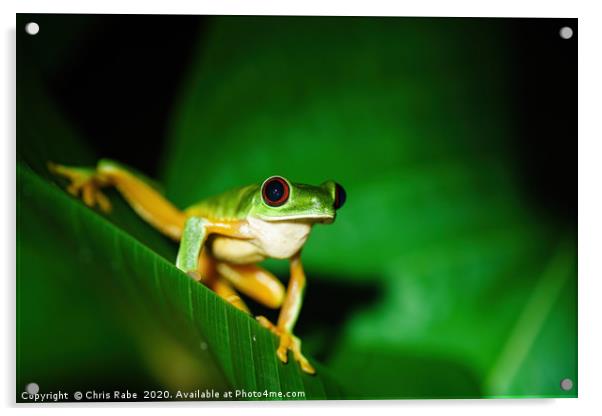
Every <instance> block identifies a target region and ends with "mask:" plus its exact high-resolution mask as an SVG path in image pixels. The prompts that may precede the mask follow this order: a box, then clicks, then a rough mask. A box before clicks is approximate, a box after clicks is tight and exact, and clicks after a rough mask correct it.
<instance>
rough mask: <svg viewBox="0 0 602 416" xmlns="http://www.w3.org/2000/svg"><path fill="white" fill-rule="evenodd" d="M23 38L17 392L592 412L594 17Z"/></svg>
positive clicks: (170, 22) (263, 24) (208, 19)
mask: <svg viewBox="0 0 602 416" xmlns="http://www.w3.org/2000/svg"><path fill="white" fill-rule="evenodd" d="M17 22H18V31H17V54H18V58H17V83H18V84H17V193H18V203H17V218H18V225H17V366H16V367H17V378H16V391H17V398H16V399H17V401H19V402H32V401H38V402H40V401H42V400H43V401H44V402H48V401H122V400H132V401H144V400H226V401H227V400H273V399H275V400H299V399H301V400H315V399H430V398H481V397H483V398H492V397H576V396H577V388H578V382H577V380H578V379H577V349H576V347H577V338H576V335H577V334H576V331H577V313H576V310H577V309H576V308H577V293H576V288H577V266H576V264H577V246H576V205H577V198H576V197H577V186H576V185H577V180H576V179H577V176H576V175H577V169H576V162H577V142H576V140H577V128H576V120H577V102H576V98H577V93H576V91H577V90H576V87H577V36H578V27H577V21H576V19H486V18H471V19H463V18H453V19H452V18H372V17H371V18H364V17H277V16H272V17H261V16H134V15H130V16H128V15H33V14H32V15H29V14H21V15H18V16H17ZM31 22H35V23H36V24H37V30H31V29H32V27H33V28H34V29H35V27H34V26H26V25H27V24H28V23H31ZM26 27H27V28H28V29H29V31H30V32H31V33H28V32H27V31H26ZM33 32H35V34H33ZM274 176H276V178H273V177H274ZM148 178H152V180H150V179H148ZM268 178H270V179H268ZM302 184H306V185H302ZM215 195H221V196H220V197H217V198H216V197H212V196H215ZM198 201H204V202H202V203H201V204H198ZM191 206H192V208H188V209H186V208H187V207H191ZM185 209H186V210H185ZM310 231H311V233H310ZM300 252H301V253H302V254H301V255H300V254H299V253H300ZM304 276H305V279H304ZM304 283H305V284H304ZM257 316H263V317H264V318H262V319H259V320H258V319H256V317H257ZM271 325H272V326H271ZM297 337H298V338H297ZM297 340H299V341H297ZM284 360H286V361H287V362H286V363H284V362H283V361H284Z"/></svg>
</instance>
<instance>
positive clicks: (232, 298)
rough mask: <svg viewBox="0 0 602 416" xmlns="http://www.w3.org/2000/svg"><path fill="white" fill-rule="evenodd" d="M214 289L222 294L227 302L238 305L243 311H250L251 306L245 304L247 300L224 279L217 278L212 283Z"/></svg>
mask: <svg viewBox="0 0 602 416" xmlns="http://www.w3.org/2000/svg"><path fill="white" fill-rule="evenodd" d="M211 287H212V289H213V290H214V291H215V293H217V294H218V295H219V296H221V297H222V298H223V299H224V300H225V301H226V302H228V303H230V304H231V305H233V306H235V307H237V308H238V309H240V310H241V311H243V312H245V313H250V311H249V308H248V307H247V305H246V304H245V302H244V301H243V300H242V299H241V298H240V296H238V293H236V291H235V290H234V289H233V288H232V286H230V284H229V283H228V282H227V281H226V280H224V279H222V278H219V279H216V280H215V282H214V283H213V284H212V285H211Z"/></svg>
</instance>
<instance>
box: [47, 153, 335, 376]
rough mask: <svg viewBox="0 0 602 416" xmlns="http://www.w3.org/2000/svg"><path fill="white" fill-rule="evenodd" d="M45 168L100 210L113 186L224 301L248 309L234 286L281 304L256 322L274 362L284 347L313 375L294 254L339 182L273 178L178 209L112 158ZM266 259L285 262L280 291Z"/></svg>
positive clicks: (322, 216) (301, 277) (330, 207)
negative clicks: (297, 330)
mask: <svg viewBox="0 0 602 416" xmlns="http://www.w3.org/2000/svg"><path fill="white" fill-rule="evenodd" d="M48 166H49V169H50V171H51V172H52V173H54V174H56V175H59V176H63V177H65V178H67V179H68V180H69V182H70V184H69V185H68V186H67V190H68V191H69V193H71V194H73V195H75V196H80V197H81V198H82V199H83V201H84V203H85V204H86V205H88V206H90V207H93V206H96V205H98V207H99V208H100V209H101V210H102V211H103V212H106V213H108V212H110V210H111V203H110V201H109V199H108V198H107V197H106V196H105V195H104V194H103V193H102V192H101V188H104V187H109V186H113V187H115V188H116V189H117V190H118V191H119V192H120V193H121V195H122V196H123V197H124V198H125V199H126V201H127V202H128V203H129V205H130V206H131V207H132V208H133V209H134V210H135V211H136V213H138V215H140V216H141V217H142V218H143V219H144V220H145V221H147V222H148V223H149V224H151V225H152V226H153V227H155V228H156V229H157V230H159V231H160V232H162V233H163V234H165V235H167V236H169V237H171V238H172V239H173V240H176V241H179V243H180V245H179V249H178V254H177V258H176V266H177V267H178V268H179V269H181V270H182V271H184V272H185V273H187V274H188V275H190V276H191V277H192V278H194V279H195V280H197V281H199V282H202V283H204V284H205V285H207V286H208V287H210V288H211V289H213V290H214V291H215V292H216V293H217V294H218V295H219V296H221V297H222V298H224V299H225V300H226V301H228V302H229V303H230V304H232V305H234V306H235V307H237V308H239V309H241V310H242V311H244V312H247V313H249V310H248V308H247V306H246V304H245V303H244V301H243V300H242V299H241V298H240V296H239V295H238V292H240V293H243V294H244V295H246V296H248V297H250V298H251V299H254V300H255V301H257V302H259V303H261V304H263V305H265V306H267V307H269V308H274V309H278V308H280V314H279V318H278V322H277V323H276V324H273V323H272V322H270V321H269V320H268V319H267V318H265V317H264V316H258V317H257V320H258V322H259V323H260V324H261V325H262V326H264V327H265V328H267V329H268V330H270V331H272V332H273V333H274V334H276V335H277V336H278V337H279V339H280V343H279V346H278V349H277V351H276V354H277V356H278V358H279V359H280V361H282V362H284V363H286V362H287V360H288V351H289V350H290V351H291V352H292V354H293V357H294V359H295V360H296V361H297V362H298V363H299V365H300V366H301V369H302V370H303V371H304V372H306V373H309V374H314V373H315V370H314V367H313V366H312V365H311V364H310V363H309V361H308V360H307V359H306V358H305V357H304V356H303V354H302V353H301V341H300V340H299V338H297V337H296V336H295V335H293V327H294V325H295V322H296V320H297V317H298V316H299V311H300V309H301V304H302V301H303V292H304V288H305V280H306V279H305V273H304V271H303V266H302V264H301V258H300V254H301V249H302V248H303V245H304V244H305V242H306V241H307V238H308V236H309V233H310V231H311V229H312V226H313V225H314V224H317V223H323V224H328V223H332V222H333V221H334V219H335V217H336V213H337V210H338V209H339V208H341V207H342V206H343V204H344V203H345V199H346V194H345V190H344V189H343V187H342V186H341V185H339V184H338V183H336V182H334V181H326V182H324V183H322V184H321V185H319V186H312V185H304V184H299V183H294V182H290V181H289V180H288V179H286V178H283V177H281V176H271V177H269V178H267V179H266V180H264V181H263V183H261V184H253V185H248V186H243V187H240V188H236V189H233V190H231V191H228V192H225V193H223V194H221V195H217V196H213V197H209V198H207V199H205V200H202V201H200V202H198V203H196V204H194V205H192V206H190V207H189V208H186V209H184V210H180V209H178V208H177V207H175V206H174V205H173V204H172V203H171V202H169V201H168V200H167V199H165V198H164V197H163V196H162V194H161V193H160V192H159V191H158V190H157V187H156V186H154V185H153V182H152V181H150V180H149V179H148V178H146V177H144V176H143V175H142V174H140V173H137V172H134V171H133V170H132V169H130V168H128V167H126V166H123V165H121V164H119V163H117V162H114V161H111V160H107V159H103V160H101V161H99V162H98V164H97V167H96V168H95V169H94V168H79V167H67V166H62V165H58V164H54V163H52V162H50V163H49V164H48ZM266 258H275V259H288V260H289V261H290V280H289V284H288V288H287V289H286V290H285V289H284V286H283V284H282V283H281V282H280V281H279V280H278V279H277V278H276V277H275V276H274V275H273V274H272V273H270V272H269V271H267V270H265V269H264V268H261V267H259V266H258V265H257V263H259V262H261V261H263V260H264V259H266ZM237 291H238V292H237Z"/></svg>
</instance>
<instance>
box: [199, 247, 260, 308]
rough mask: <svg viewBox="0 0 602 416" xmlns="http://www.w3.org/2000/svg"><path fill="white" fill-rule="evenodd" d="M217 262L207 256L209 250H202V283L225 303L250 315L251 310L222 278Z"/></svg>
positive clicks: (200, 262) (200, 266) (200, 272)
mask: <svg viewBox="0 0 602 416" xmlns="http://www.w3.org/2000/svg"><path fill="white" fill-rule="evenodd" d="M216 264H217V262H216V261H215V259H214V258H213V257H211V256H210V255H209V254H207V250H202V251H201V255H200V256H199V269H198V270H199V275H200V276H202V282H203V283H204V284H205V285H206V286H207V287H209V288H210V289H212V290H213V291H214V292H215V293H217V294H218V295H219V296H220V297H221V298H223V299H224V300H225V301H227V302H229V303H231V304H232V305H234V306H236V307H237V308H238V309H240V310H241V311H243V312H246V313H249V308H247V305H246V304H245V303H244V301H243V300H242V299H241V298H240V296H239V295H238V294H237V293H236V291H235V290H234V289H233V288H232V286H231V285H230V284H229V283H228V281H227V280H225V279H224V277H223V276H221V275H220V274H219V273H218V271H217V268H216Z"/></svg>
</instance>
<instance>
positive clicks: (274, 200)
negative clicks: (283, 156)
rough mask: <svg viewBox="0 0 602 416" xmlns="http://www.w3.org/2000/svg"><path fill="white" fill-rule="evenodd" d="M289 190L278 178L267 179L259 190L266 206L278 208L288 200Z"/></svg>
mask: <svg viewBox="0 0 602 416" xmlns="http://www.w3.org/2000/svg"><path fill="white" fill-rule="evenodd" d="M289 194H290V188H289V186H288V182H287V181H286V180H285V179H284V178H281V177H280V176H272V177H271V178H268V179H267V180H266V181H265V182H264V183H263V186H262V188H261V195H262V196H263V200H264V202H265V203H266V204H268V205H269V206H271V207H279V206H280V205H282V204H284V203H285V202H286V201H287V200H288V196H289Z"/></svg>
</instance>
